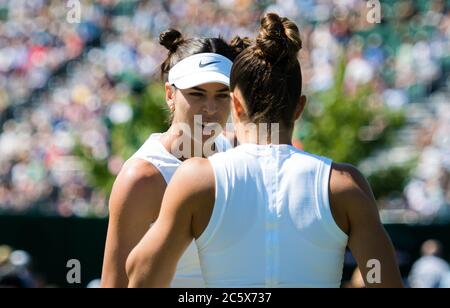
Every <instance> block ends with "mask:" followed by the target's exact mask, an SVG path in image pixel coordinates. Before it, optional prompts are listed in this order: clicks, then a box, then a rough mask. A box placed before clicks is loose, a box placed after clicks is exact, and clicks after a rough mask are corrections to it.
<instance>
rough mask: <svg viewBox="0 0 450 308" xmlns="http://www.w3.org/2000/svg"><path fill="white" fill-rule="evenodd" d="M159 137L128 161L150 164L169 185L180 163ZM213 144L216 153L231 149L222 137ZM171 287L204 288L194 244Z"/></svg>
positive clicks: (181, 262) (182, 259) (151, 140)
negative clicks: (137, 160)
mask: <svg viewBox="0 0 450 308" xmlns="http://www.w3.org/2000/svg"><path fill="white" fill-rule="evenodd" d="M161 136H162V134H152V135H151V136H150V137H149V138H148V139H147V141H146V142H145V143H144V144H143V145H142V146H141V148H140V149H139V150H138V151H137V152H136V153H135V154H134V155H133V156H132V157H131V158H130V160H131V159H142V160H145V161H147V162H149V163H151V164H152V165H154V166H155V167H156V168H157V169H158V170H159V172H160V173H161V175H162V176H163V177H164V180H165V181H166V183H169V182H170V180H171V179H172V176H173V175H174V173H175V171H176V170H177V168H178V167H179V166H180V165H181V163H182V161H180V160H179V159H177V158H176V157H175V156H173V155H172V154H171V153H169V152H168V151H167V149H166V148H165V147H164V145H163V144H162V143H161V142H160V138H161ZM215 144H216V147H217V151H218V152H224V151H227V150H228V149H231V143H230V142H229V141H228V139H226V138H225V137H224V136H223V135H219V136H218V137H217V138H216V140H215ZM171 286H172V287H174V288H202V287H204V286H205V283H204V280H203V277H202V273H201V269H200V262H199V258H198V252H197V247H196V246H195V244H194V242H192V244H191V245H190V246H189V248H188V249H187V250H186V252H185V253H184V255H183V256H182V258H181V259H180V261H179V262H178V266H177V271H176V273H175V277H174V279H173V281H172V285H171Z"/></svg>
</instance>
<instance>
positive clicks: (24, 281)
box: [0, 246, 41, 288]
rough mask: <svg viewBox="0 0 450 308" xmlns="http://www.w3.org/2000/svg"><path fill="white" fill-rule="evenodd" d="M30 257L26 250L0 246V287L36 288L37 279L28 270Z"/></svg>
mask: <svg viewBox="0 0 450 308" xmlns="http://www.w3.org/2000/svg"><path fill="white" fill-rule="evenodd" d="M30 266H31V257H30V255H29V254H28V253H27V252H26V251H22V250H16V251H12V249H11V248H10V247H8V246H0V288H36V287H39V286H41V285H40V282H39V280H38V279H37V278H36V277H34V275H33V274H32V272H31V271H30Z"/></svg>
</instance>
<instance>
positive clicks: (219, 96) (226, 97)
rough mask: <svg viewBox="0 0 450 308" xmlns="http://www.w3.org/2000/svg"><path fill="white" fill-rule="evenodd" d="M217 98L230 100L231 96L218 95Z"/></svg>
mask: <svg viewBox="0 0 450 308" xmlns="http://www.w3.org/2000/svg"><path fill="white" fill-rule="evenodd" d="M217 98H219V99H228V98H230V96H229V95H228V94H219V95H217Z"/></svg>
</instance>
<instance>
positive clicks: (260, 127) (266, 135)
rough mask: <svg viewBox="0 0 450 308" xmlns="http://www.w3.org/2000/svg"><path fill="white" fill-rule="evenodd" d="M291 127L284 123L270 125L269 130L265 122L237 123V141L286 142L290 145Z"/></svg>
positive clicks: (242, 142)
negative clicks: (285, 125)
mask: <svg viewBox="0 0 450 308" xmlns="http://www.w3.org/2000/svg"><path fill="white" fill-rule="evenodd" d="M292 134H293V129H292V128H291V129H288V128H286V127H284V125H272V126H271V129H270V131H269V129H268V125H266V124H254V123H250V124H239V125H237V126H236V135H237V138H238V140H239V143H241V144H244V143H252V144H260V145H266V144H274V145H280V144H288V145H292Z"/></svg>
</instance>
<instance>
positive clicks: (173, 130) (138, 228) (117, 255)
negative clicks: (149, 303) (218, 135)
mask: <svg viewBox="0 0 450 308" xmlns="http://www.w3.org/2000/svg"><path fill="white" fill-rule="evenodd" d="M165 88H166V101H167V104H168V106H169V108H170V109H171V111H172V112H173V122H172V125H171V127H170V129H169V131H168V132H167V133H166V134H164V135H163V137H162V138H161V140H160V141H161V143H162V144H163V145H164V147H165V148H166V150H167V151H169V152H170V153H172V145H174V144H179V143H177V142H178V141H180V138H182V135H181V133H180V132H179V128H178V127H179V125H180V124H185V125H188V126H189V128H191V129H192V130H193V129H194V126H195V125H199V124H196V123H194V116H195V115H202V117H203V121H204V122H206V123H208V122H216V123H219V124H220V125H222V127H223V126H225V123H226V121H227V118H228V115H229V110H230V104H229V101H230V97H229V88H228V87H227V86H224V85H223V84H219V83H210V84H204V85H200V86H198V87H195V88H192V89H187V90H179V89H175V88H174V87H172V86H171V85H170V84H168V83H167V84H166V86H165ZM200 127H201V124H200ZM208 138H209V136H204V137H203V140H202V141H193V140H191V141H192V142H191V144H192V149H191V150H192V151H190V153H194V152H193V148H194V144H195V142H197V143H200V144H202V142H205V141H206V139H208ZM189 158H191V155H187V156H186V157H181V158H180V159H181V160H186V159H189ZM166 188H167V183H166V182H165V180H164V178H163V176H162V175H161V173H160V172H159V171H158V169H157V168H156V167H155V166H153V165H152V164H151V163H149V162H147V161H144V160H140V159H134V160H130V161H128V162H127V163H126V164H125V165H124V166H123V167H122V170H121V171H120V173H119V175H118V176H117V178H116V181H115V183H114V186H113V189H112V192H111V197H110V200H109V211H110V215H109V225H108V234H107V239H106V246H105V254H104V261H103V270H102V284H101V285H102V287H106V288H121V287H127V285H128V277H127V275H126V271H125V263H126V259H127V257H128V255H129V254H130V252H131V251H132V249H133V248H134V247H135V246H136V245H137V244H138V243H139V241H140V240H141V239H142V237H143V236H144V235H145V234H146V232H147V231H148V229H149V227H150V225H151V224H152V223H154V222H155V221H156V219H157V217H158V214H159V211H160V207H161V202H162V199H163V196H164V192H165V190H166Z"/></svg>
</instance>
